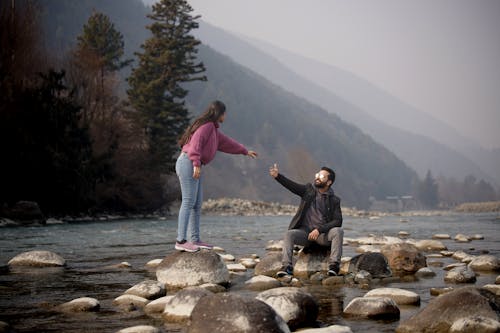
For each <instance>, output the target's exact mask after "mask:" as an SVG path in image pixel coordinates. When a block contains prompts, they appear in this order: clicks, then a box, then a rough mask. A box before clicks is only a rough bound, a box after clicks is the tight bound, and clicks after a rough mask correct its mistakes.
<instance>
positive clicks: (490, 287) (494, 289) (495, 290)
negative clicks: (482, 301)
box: [483, 284, 500, 296]
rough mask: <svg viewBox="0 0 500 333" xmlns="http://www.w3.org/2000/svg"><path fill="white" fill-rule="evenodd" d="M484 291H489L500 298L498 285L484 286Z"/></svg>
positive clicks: (499, 286)
mask: <svg viewBox="0 0 500 333" xmlns="http://www.w3.org/2000/svg"><path fill="white" fill-rule="evenodd" d="M483 289H486V290H489V291H491V292H492V293H494V294H495V295H497V296H500V285H498V284H487V285H484V286H483Z"/></svg>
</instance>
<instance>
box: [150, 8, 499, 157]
mask: <svg viewBox="0 0 500 333" xmlns="http://www.w3.org/2000/svg"><path fill="white" fill-rule="evenodd" d="M145 1H146V2H151V0H145ZM188 2H189V3H190V4H191V6H192V7H193V9H194V12H193V14H200V15H202V18H201V19H202V20H204V21H206V22H209V23H211V24H212V25H215V26H218V27H220V28H223V29H225V30H227V31H230V32H235V33H240V34H243V35H246V36H249V37H253V38H257V39H261V40H264V41H267V42H270V43H272V44H274V45H276V46H278V47H281V48H284V49H286V50H289V51H293V52H295V53H298V54H301V55H304V56H306V57H309V58H312V59H316V60H319V61H322V62H324V63H327V64H331V65H333V66H336V67H339V68H341V69H345V70H348V71H351V72H353V73H355V74H356V75H358V76H360V77H362V78H365V79H367V80H369V81H370V82H372V83H374V84H376V85H378V86H379V87H381V88H383V89H385V90H386V91H388V92H389V93H391V94H393V95H395V96H397V97H398V98H400V99H402V100H403V101H405V102H407V103H409V104H411V105H413V106H415V107H417V108H418V109H419V110H421V111H423V112H427V113H430V114H432V115H433V116H434V117H436V118H438V119H440V120H442V121H444V122H445V123H447V124H449V125H450V126H452V127H454V128H456V129H457V130H459V132H461V133H462V134H464V135H465V136H467V137H470V138H472V139H474V140H475V141H476V142H478V143H480V144H481V145H482V146H484V147H486V148H500V1H499V0H412V1H409V0H359V1H355V0H307V1H305V0H188Z"/></svg>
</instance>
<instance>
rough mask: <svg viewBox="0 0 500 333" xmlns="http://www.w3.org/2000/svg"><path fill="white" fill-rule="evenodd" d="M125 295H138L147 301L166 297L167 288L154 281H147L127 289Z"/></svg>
mask: <svg viewBox="0 0 500 333" xmlns="http://www.w3.org/2000/svg"><path fill="white" fill-rule="evenodd" d="M125 294H128V295H136V296H140V297H144V298H146V299H157V298H159V297H163V296H165V294H166V292H165V287H164V286H163V284H162V283H160V282H158V281H154V280H145V281H142V282H140V283H138V284H136V285H135V286H133V287H131V288H129V289H127V290H126V291H125Z"/></svg>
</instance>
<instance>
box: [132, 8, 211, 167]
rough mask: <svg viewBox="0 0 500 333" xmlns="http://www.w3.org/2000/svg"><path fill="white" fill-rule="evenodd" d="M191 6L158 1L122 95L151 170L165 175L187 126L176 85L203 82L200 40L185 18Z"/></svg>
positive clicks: (194, 24)
mask: <svg viewBox="0 0 500 333" xmlns="http://www.w3.org/2000/svg"><path fill="white" fill-rule="evenodd" d="M192 11H193V9H192V8H191V6H190V5H189V4H188V3H187V1H184V0H161V1H159V2H157V3H156V4H154V5H153V13H152V14H151V15H148V17H149V18H150V19H152V20H153V21H154V22H153V23H152V24H151V25H150V26H148V27H147V28H148V29H149V30H151V33H152V37H150V38H149V39H148V40H146V42H145V43H144V44H143V45H142V48H143V50H144V52H143V53H137V56H138V58H139V67H137V68H135V69H134V70H133V71H132V74H131V76H130V78H129V84H130V89H129V90H128V96H129V99H130V103H131V104H132V106H133V107H134V108H135V109H136V110H137V111H138V113H139V116H140V121H141V123H142V124H143V126H144V129H145V132H146V134H147V136H148V139H149V142H148V145H149V152H150V154H151V158H152V163H153V168H154V169H155V170H157V171H160V172H171V171H172V170H173V166H174V154H175V152H176V150H177V139H178V138H179V136H180V135H181V134H182V132H183V131H184V129H185V128H186V127H187V125H188V123H189V117H188V111H187V109H186V108H185V107H184V98H185V96H186V95H187V93H188V91H187V90H186V89H184V88H183V87H182V83H184V82H189V81H196V80H206V77H205V76H204V75H203V74H202V73H203V72H204V71H205V67H204V65H203V63H201V62H198V60H197V57H196V53H197V52H198V50H197V48H196V47H197V46H198V45H199V44H200V41H198V40H197V39H195V38H194V37H193V36H192V35H190V32H191V30H193V29H196V28H198V23H197V22H196V19H198V18H199V16H195V17H193V16H191V15H190V13H191V12H192Z"/></svg>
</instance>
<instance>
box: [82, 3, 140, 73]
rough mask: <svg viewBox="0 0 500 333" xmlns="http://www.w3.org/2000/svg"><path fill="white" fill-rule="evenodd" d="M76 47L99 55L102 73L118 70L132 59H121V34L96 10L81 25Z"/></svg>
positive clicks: (122, 43) (122, 45) (122, 47)
mask: <svg viewBox="0 0 500 333" xmlns="http://www.w3.org/2000/svg"><path fill="white" fill-rule="evenodd" d="M78 47H79V48H80V49H85V50H87V51H90V52H93V53H94V54H96V55H97V56H98V57H99V59H100V63H101V67H102V74H103V75H104V72H105V71H110V72H114V71H117V70H120V69H122V68H123V67H125V66H128V65H129V64H130V62H131V61H132V60H131V59H129V60H124V61H122V60H121V58H122V57H123V54H124V48H125V46H124V42H123V35H122V34H121V33H120V32H119V31H118V30H116V29H115V25H114V24H113V23H112V22H111V20H110V19H109V17H108V16H106V15H104V14H103V13H99V12H96V11H94V12H93V13H92V15H91V16H90V17H89V19H88V21H87V24H85V25H84V26H83V33H82V35H80V36H78Z"/></svg>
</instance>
